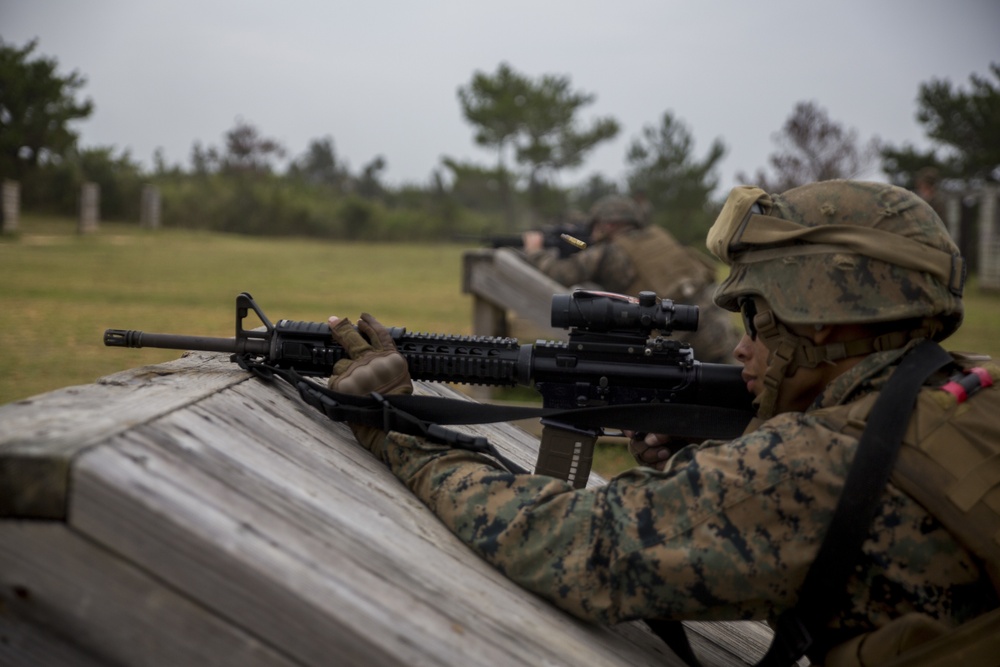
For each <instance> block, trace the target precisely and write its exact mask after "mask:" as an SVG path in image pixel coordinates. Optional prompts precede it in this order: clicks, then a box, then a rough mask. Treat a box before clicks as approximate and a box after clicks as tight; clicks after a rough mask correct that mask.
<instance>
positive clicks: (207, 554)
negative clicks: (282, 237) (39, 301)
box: [70, 382, 679, 665]
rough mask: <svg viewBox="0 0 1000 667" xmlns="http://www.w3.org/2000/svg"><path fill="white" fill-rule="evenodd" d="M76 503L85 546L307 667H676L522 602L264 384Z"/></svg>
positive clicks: (610, 632) (386, 476) (114, 447)
mask: <svg viewBox="0 0 1000 667" xmlns="http://www.w3.org/2000/svg"><path fill="white" fill-rule="evenodd" d="M248 406H253V409H252V410H251V409H248ZM73 489H74V493H73V499H72V506H71V513H70V520H71V524H72V526H73V527H74V528H75V529H77V530H79V531H80V532H81V533H83V534H86V535H87V536H88V537H89V538H91V539H93V540H95V541H96V542H98V543H100V544H102V545H105V546H106V547H107V548H109V549H110V550H112V551H114V552H116V553H120V554H122V555H123V556H124V557H126V558H127V559H128V560H130V561H132V562H138V563H144V564H145V566H146V567H147V568H148V569H149V571H150V572H151V574H153V575H154V576H155V577H157V578H158V579H161V580H164V581H169V582H171V585H172V586H174V587H176V588H178V589H179V590H183V591H184V592H185V595H188V596H189V597H191V598H192V599H193V600H196V601H197V602H199V603H200V604H202V605H204V606H207V607H211V608H212V609H214V610H216V611H217V613H218V614H219V615H220V616H222V617H225V618H228V619H231V620H232V621H233V622H234V623H235V624H236V625H238V626H240V627H242V628H246V629H247V630H248V631H251V632H252V633H253V634H254V635H255V636H260V637H261V638H262V639H263V640H265V641H267V642H269V643H274V644H276V645H281V646H282V647H284V648H286V650H288V651H289V653H290V654H291V655H292V657H293V659H295V660H297V661H299V662H301V663H303V664H315V665H321V664H341V665H354V664H357V665H370V664H379V665H393V664H400V665H403V664H406V665H412V664H435V665H457V664H463V665H466V664H468V665H505V664H510V665H514V664H551V665H564V664H565V665H570V664H573V665H578V664H587V663H588V662H589V663H591V664H593V662H594V661H596V662H598V663H602V664H634V665H653V664H671V663H670V662H669V660H667V659H666V649H665V647H663V645H662V644H660V643H659V642H658V640H656V639H654V638H652V637H649V636H647V635H643V634H642V633H640V632H637V631H636V629H634V628H633V629H631V632H629V633H628V634H629V635H631V636H628V637H626V636H625V635H623V634H622V631H621V629H612V628H597V627H594V626H590V625H587V624H584V623H581V622H579V621H577V620H575V619H573V618H571V617H570V616H568V615H566V614H562V613H560V612H557V611H556V610H555V609H553V608H552V607H550V606H549V605H548V604H547V603H545V602H543V601H542V600H540V599H538V598H536V597H534V596H532V595H530V594H528V593H526V592H525V591H523V590H522V589H520V588H519V587H518V586H516V585H515V584H513V583H512V582H510V581H509V580H507V579H506V578H505V577H503V575H501V574H500V573H499V572H498V571H496V570H495V569H494V568H492V567H490V566H489V565H488V564H486V563H485V562H484V561H482V560H480V559H479V558H478V557H476V556H475V555H474V554H472V553H471V552H470V551H469V550H468V549H467V548H466V547H465V546H464V545H463V544H461V543H460V542H459V541H458V540H457V539H456V538H455V537H454V536H452V535H451V533H450V532H449V531H447V529H445V528H444V526H443V525H442V524H440V522H438V521H437V519H436V518H435V517H433V515H431V514H430V513H429V511H428V510H427V509H426V508H425V507H424V506H423V505H422V504H421V503H420V502H419V501H417V500H416V498H414V497H413V496H412V494H410V493H409V491H408V490H406V489H405V488H404V487H403V486H402V485H401V484H400V483H399V482H398V480H396V479H395V478H394V477H393V476H392V475H391V474H390V473H389V471H388V470H387V469H386V468H385V467H384V466H383V465H382V464H380V463H379V462H377V461H376V460H375V459H374V458H373V457H372V456H370V455H369V454H368V453H367V452H365V451H364V450H362V449H361V448H360V447H359V446H358V445H357V444H356V443H355V442H354V441H353V435H351V434H350V431H349V430H348V429H347V428H346V427H345V426H344V425H342V424H333V423H328V422H327V421H326V420H325V419H323V418H321V417H320V416H319V415H318V414H313V413H311V411H309V410H306V409H305V408H304V406H301V405H299V404H297V403H295V402H294V401H293V400H292V399H291V398H289V397H288V396H286V395H284V394H283V393H282V392H278V391H274V389H273V388H272V387H269V386H266V385H263V384H261V383H256V382H255V383H248V384H245V385H241V386H239V387H233V388H232V389H230V390H229V391H227V392H225V393H224V394H220V395H217V396H213V397H210V398H207V399H205V400H204V401H202V402H201V403H200V404H199V405H197V406H192V407H190V408H189V409H187V410H184V411H178V412H175V413H172V414H170V415H165V416H164V417H163V418H161V419H159V420H158V421H157V423H156V424H149V425H145V426H140V427H137V428H136V429H133V430H132V431H131V432H130V433H128V434H127V435H121V436H116V437H114V438H112V440H111V441H110V442H109V443H108V445H107V446H104V447H98V448H95V449H92V450H90V451H88V452H87V453H86V454H85V455H84V456H83V457H81V458H80V460H79V462H78V464H77V466H76V472H75V474H74V485H73ZM643 637H645V638H646V639H645V642H644V643H641V642H640V641H637V640H641V639H642V638H643ZM676 664H679V663H676Z"/></svg>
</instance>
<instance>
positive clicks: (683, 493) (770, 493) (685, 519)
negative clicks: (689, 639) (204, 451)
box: [376, 349, 1000, 631]
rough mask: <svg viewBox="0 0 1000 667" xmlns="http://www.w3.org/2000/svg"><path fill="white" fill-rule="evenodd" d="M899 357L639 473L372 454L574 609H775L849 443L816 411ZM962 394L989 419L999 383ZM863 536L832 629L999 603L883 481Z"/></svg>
mask: <svg viewBox="0 0 1000 667" xmlns="http://www.w3.org/2000/svg"><path fill="white" fill-rule="evenodd" d="M902 354H903V350H902V349H898V350H892V351H888V352H877V353H874V354H872V355H870V356H869V357H867V358H866V359H865V360H864V361H862V362H861V363H859V364H858V365H857V366H855V367H854V368H853V369H851V370H850V371H848V372H846V373H845V374H843V375H842V376H841V377H839V378H838V379H837V380H836V381H835V382H833V383H831V384H830V385H828V386H827V388H826V389H825V390H824V391H823V393H822V394H821V395H820V396H819V397H818V398H817V399H816V401H815V403H814V404H813V407H811V408H810V409H809V410H807V411H806V412H804V413H801V412H790V413H784V414H781V415H778V416H776V417H774V418H772V419H770V420H768V421H767V422H765V423H763V424H762V425H761V426H760V427H759V428H758V429H757V430H756V431H754V432H752V433H749V434H747V435H744V436H743V437H741V438H739V439H736V440H733V441H730V442H707V443H703V444H702V445H699V446H690V447H687V448H685V449H683V450H681V451H680V452H679V453H678V454H677V455H676V456H674V457H673V458H672V459H671V460H670V462H669V464H668V467H667V468H666V469H665V470H664V471H663V472H658V471H656V470H653V469H651V468H636V469H634V470H631V471H628V472H626V473H624V474H621V475H619V476H618V477H616V478H614V479H612V480H611V481H610V482H609V483H608V484H607V485H606V486H604V487H601V488H597V489H580V490H574V489H573V488H572V487H571V486H570V485H569V484H568V483H565V482H562V481H560V480H556V479H553V478H550V477H544V476H536V475H515V474H511V473H508V472H506V471H504V470H502V469H500V468H498V467H497V465H496V464H494V463H493V462H492V461H491V460H490V459H488V458H486V457H482V456H479V455H476V454H473V453H469V452H465V451H460V450H451V449H448V448H447V447H445V446H439V445H436V444H434V443H428V442H425V441H423V440H421V439H418V438H414V437H411V436H405V435H401V434H399V433H391V434H390V435H389V436H388V438H386V440H385V442H384V444H383V445H382V447H383V448H382V449H379V447H378V446H376V449H377V450H379V451H377V454H378V455H379V456H380V458H382V460H383V461H385V462H386V463H388V464H389V465H390V467H391V468H392V470H393V471H394V472H395V474H396V475H397V476H399V478H400V479H401V480H402V481H403V482H404V483H406V485H407V486H408V487H409V488H410V489H411V490H412V491H413V492H414V493H415V494H416V495H417V496H418V497H419V498H420V499H421V500H422V501H423V502H425V503H426V504H427V505H428V506H429V507H430V508H431V509H432V510H433V511H434V513H435V514H437V515H438V516H439V517H440V518H441V520H442V521H443V522H444V523H445V524H446V525H447V526H448V527H449V528H450V529H451V530H452V531H454V533H455V534H456V535H457V536H458V537H459V538H461V539H462V540H463V541H464V542H466V543H467V544H468V545H470V546H471V547H472V548H473V549H474V550H475V551H476V552H477V553H479V554H480V555H481V556H482V557H483V558H485V559H486V560H488V561H489V562H490V563H492V564H494V565H495V566H496V567H498V568H499V569H500V570H502V571H503V572H504V573H505V574H506V575H507V576H508V577H510V578H511V579H513V580H514V581H515V582H517V583H518V584H520V585H522V586H524V587H525V588H527V589H529V590H531V591H534V592H535V593H537V594H539V595H541V596H543V597H545V598H547V599H549V600H551V601H552V602H553V603H555V604H556V605H558V606H559V607H561V608H563V609H565V610H567V611H569V612H570V613H572V614H574V615H576V616H578V617H580V618H583V619H587V620H592V621H599V622H604V623H617V622H621V621H626V620H630V619H638V618H667V619H685V620H722V619H730V620H746V619H764V618H773V617H775V616H777V615H778V614H779V613H780V612H782V611H784V610H785V609H787V608H789V607H790V606H792V605H793V604H794V603H795V601H796V598H797V592H798V589H799V588H800V586H801V584H802V581H803V579H804V577H805V574H806V571H807V570H808V568H809V566H810V564H811V563H812V561H813V559H814V558H815V555H816V553H817V550H818V548H819V544H820V540H821V539H822V537H823V535H824V534H825V533H826V529H827V526H828V524H829V522H830V520H831V518H832V515H833V511H834V507H835V506H836V503H837V499H838V497H839V495H840V492H841V489H842V487H843V484H844V480H845V478H846V476H847V473H848V469H849V468H850V465H851V462H852V459H853V457H854V452H855V448H856V447H857V444H858V441H857V440H856V439H855V438H853V437H850V436H848V435H844V434H841V433H837V432H835V431H833V430H831V429H830V428H829V427H828V425H826V424H825V423H824V422H823V421H821V420H820V419H819V418H817V416H816V415H815V412H816V410H817V409H819V408H829V407H830V406H836V405H845V404H850V403H852V402H854V401H857V400H859V399H860V398H862V397H863V396H865V395H868V394H870V393H871V392H873V391H878V389H879V387H881V386H883V385H884V383H885V380H886V378H887V376H888V375H889V374H890V372H891V369H892V368H893V367H894V364H895V363H896V362H897V361H898V360H899V359H900V357H901V356H902ZM988 368H989V369H990V372H991V373H993V374H994V376H995V377H1000V369H998V367H997V366H996V365H995V364H989V365H988ZM924 391H936V390H934V389H930V388H928V389H925V390H924ZM970 400H973V401H992V402H993V403H994V404H996V412H997V413H1000V391H983V392H980V393H979V394H978V395H976V396H974V397H972V398H971V399H970ZM869 534H870V536H869V538H868V540H867V541H866V542H865V544H864V548H863V557H862V561H861V563H862V564H861V566H860V567H859V568H858V570H857V574H856V575H855V576H853V577H852V579H851V581H850V584H849V591H848V593H849V604H847V605H845V606H844V607H842V609H841V612H840V614H839V616H838V618H837V619H836V620H835V622H834V623H833V624H832V627H842V628H845V629H850V630H858V631H869V630H872V629H874V628H877V627H880V626H882V625H884V624H885V623H887V622H888V621H889V620H891V619H892V618H895V617H899V616H901V615H903V614H906V613H908V612H911V611H918V612H923V613H926V614H928V615H930V616H932V617H934V618H937V619H940V620H941V621H942V622H944V623H945V624H946V625H949V626H953V625H957V624H959V623H961V622H963V621H965V620H968V619H970V618H972V617H974V616H976V615H978V614H980V613H982V612H984V611H986V610H988V609H991V608H993V607H995V606H997V604H998V600H997V597H996V593H995V592H994V589H993V587H992V586H991V584H990V581H989V579H988V577H987V575H986V574H985V573H984V572H983V571H982V570H981V569H980V565H979V564H978V563H977V561H976V560H975V559H974V558H973V557H972V556H971V555H970V554H969V553H968V552H967V551H966V550H965V549H964V548H963V547H962V546H961V545H959V544H958V543H957V542H956V541H955V540H954V539H953V538H952V536H951V535H950V534H949V533H948V531H946V530H945V529H944V528H943V527H942V525H941V524H940V523H939V522H938V521H937V520H936V519H935V518H934V517H932V516H931V515H930V514H928V513H927V512H926V511H925V510H924V509H923V508H922V507H921V506H920V505H918V504H917V503H916V502H915V501H913V500H912V499H911V498H910V497H909V496H907V495H906V494H904V493H902V492H901V491H900V490H899V489H898V488H896V487H895V486H893V485H889V486H888V487H887V488H886V490H885V492H884V493H883V494H882V501H881V507H880V509H879V511H878V512H877V514H876V517H875V520H874V521H873V523H872V525H871V528H870V533H869ZM845 599H846V598H845Z"/></svg>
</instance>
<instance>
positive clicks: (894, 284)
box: [707, 180, 965, 416]
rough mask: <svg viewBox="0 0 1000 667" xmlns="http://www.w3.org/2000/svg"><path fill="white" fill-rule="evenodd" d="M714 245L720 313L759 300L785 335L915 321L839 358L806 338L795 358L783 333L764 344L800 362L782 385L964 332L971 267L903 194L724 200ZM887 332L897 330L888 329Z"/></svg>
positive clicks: (882, 187) (818, 192) (890, 189)
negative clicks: (822, 366) (792, 327)
mask: <svg viewBox="0 0 1000 667" xmlns="http://www.w3.org/2000/svg"><path fill="white" fill-rule="evenodd" d="M707 245H708V249H709V250H710V251H711V252H712V253H713V254H714V255H715V256H716V257H718V258H719V259H720V260H722V261H723V262H725V263H726V264H728V265H729V267H730V274H729V277H728V278H727V279H726V280H725V281H724V282H723V283H722V284H721V285H720V286H719V288H718V289H717V290H716V292H715V302H716V303H717V304H718V305H719V306H721V307H723V308H725V309H727V310H731V311H737V310H740V305H741V301H742V300H743V299H745V298H747V297H759V298H761V299H763V300H764V301H765V302H766V303H767V305H768V306H769V307H770V313H773V318H776V319H777V320H778V322H779V323H784V324H809V325H818V326H822V325H826V324H831V325H835V324H864V325H875V324H881V323H892V322H901V321H904V320H905V321H907V322H906V323H905V325H904V324H902V323H901V326H900V328H899V330H897V331H895V332H894V333H893V335H892V336H888V335H886V336H879V337H878V338H873V339H866V340H864V341H858V342H857V343H858V344H857V345H854V346H853V347H850V349H847V350H846V351H840V352H837V351H834V350H832V349H831V350H827V349H826V348H815V347H813V348H812V349H811V350H808V349H805V348H808V347H809V344H807V343H803V342H802V341H804V340H805V339H804V338H802V337H798V338H797V342H796V344H795V345H796V346H797V349H795V350H792V349H791V347H792V345H791V343H790V342H789V341H790V340H791V339H792V337H793V336H792V335H791V334H789V333H788V331H787V329H786V328H785V327H781V331H780V332H777V333H773V335H772V339H771V341H770V342H769V341H768V338H767V337H765V340H764V342H765V344H766V345H767V346H768V348H769V349H771V350H772V352H774V350H775V347H776V345H777V344H778V341H779V340H780V341H782V342H784V344H785V345H786V346H787V349H786V350H785V351H784V352H783V353H782V354H779V355H774V354H772V357H774V356H778V357H781V358H787V357H789V356H792V357H794V358H791V359H788V360H787V361H784V362H783V364H782V368H781V371H782V374H783V375H791V374H792V373H793V372H794V371H795V369H796V368H797V367H799V366H815V365H817V364H818V363H821V362H822V361H833V360H836V359H837V358H844V357H845V356H853V355H856V354H863V353H866V352H871V351H875V350H880V349H894V348H897V347H902V346H903V345H905V344H906V343H907V342H908V341H909V340H911V339H912V338H918V337H919V338H933V339H934V340H939V341H940V340H943V339H944V338H946V337H947V336H949V335H951V334H952V333H953V332H954V331H955V330H956V329H957V328H958V327H959V325H960V324H961V322H962V315H963V307H962V287H963V284H964V281H965V263H964V261H963V259H962V257H961V255H960V253H959V251H958V248H957V246H956V245H955V244H954V242H953V241H952V240H951V238H950V237H949V235H948V232H947V230H946V229H945V227H944V223H943V222H942V221H941V219H940V218H939V217H938V215H937V214H936V213H935V212H934V209H932V208H931V207H930V205H929V204H927V203H926V202H925V201H924V200H923V199H921V198H920V197H919V196H917V195H916V194H914V193H912V192H910V191H909V190H905V189H903V188H899V187H896V186H892V185H888V184H885V183H870V182H863V181H847V180H834V181H821V182H818V183H811V184H809V185H803V186H801V187H797V188H793V189H791V190H788V191H787V192H784V193H782V194H780V195H777V194H775V195H769V194H767V193H766V192H764V191H763V190H761V189H760V188H756V187H751V186H740V187H737V188H734V189H733V191H732V192H731V193H730V195H729V198H728V199H727V200H726V203H725V205H724V207H723V209H722V212H721V213H720V214H719V217H718V219H717V220H716V222H715V224H714V225H713V226H712V229H711V230H710V231H709V233H708V239H707ZM764 319H765V324H766V320H767V318H764ZM887 329H891V325H883V326H881V330H887ZM826 347H827V348H832V347H833V346H826ZM842 347H843V346H842ZM838 354H839V357H838V356H836V355H838ZM769 374H770V371H769ZM772 380H776V378H772ZM772 403H773V397H772ZM763 416H769V415H763Z"/></svg>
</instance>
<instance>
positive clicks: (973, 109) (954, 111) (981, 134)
mask: <svg viewBox="0 0 1000 667" xmlns="http://www.w3.org/2000/svg"><path fill="white" fill-rule="evenodd" d="M990 72H991V73H992V74H993V77H994V78H995V79H996V80H997V81H996V82H993V81H990V80H989V79H987V78H986V77H983V76H979V75H977V74H972V75H971V76H970V77H969V83H970V86H969V90H968V91H965V90H962V89H960V88H957V87H955V88H953V87H952V85H951V83H950V82H949V81H947V80H942V79H933V80H931V81H930V82H928V83H924V84H921V86H920V91H919V93H918V95H917V107H918V108H917V121H918V122H920V124H921V125H923V126H924V129H925V130H926V132H927V137H928V138H929V139H931V140H932V141H933V142H934V143H935V144H937V147H936V148H933V149H930V150H927V151H919V150H917V149H916V148H914V147H913V146H912V145H911V144H906V145H904V146H903V147H902V148H895V147H892V146H887V147H885V148H884V149H883V150H882V169H883V170H884V171H885V172H886V174H888V175H889V177H890V179H891V180H892V182H893V183H896V184H897V185H902V186H904V187H908V188H912V187H913V186H914V179H915V176H916V173H917V172H918V171H919V170H920V169H922V168H923V167H927V166H933V167H937V168H938V169H939V171H940V172H941V175H942V176H944V177H951V178H958V179H962V180H976V179H982V180H989V181H993V182H998V181H1000V87H998V85H997V84H1000V64H997V63H992V64H991V65H990Z"/></svg>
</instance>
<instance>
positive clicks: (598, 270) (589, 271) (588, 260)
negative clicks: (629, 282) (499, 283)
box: [528, 243, 631, 289]
mask: <svg viewBox="0 0 1000 667" xmlns="http://www.w3.org/2000/svg"><path fill="white" fill-rule="evenodd" d="M610 247H611V246H610V245H609V244H605V243H601V244H597V245H594V246H591V247H590V248H588V249H586V250H584V251H581V252H578V253H574V254H572V255H570V256H569V257H566V258H563V259H560V258H559V254H558V252H557V251H556V250H554V249H548V250H544V251H541V252H538V253H534V254H532V255H528V261H529V262H531V263H532V264H533V265H534V266H535V268H537V269H538V270H539V271H541V272H542V273H544V274H545V275H547V276H548V277H550V278H552V279H553V280H555V281H556V282H557V283H559V284H561V285H565V286H567V287H569V286H570V285H579V284H581V283H587V282H592V283H597V284H599V285H602V286H604V288H605V289H613V288H610V287H607V286H605V285H604V282H603V281H602V280H601V277H602V276H601V274H602V273H604V271H603V264H604V263H605V254H606V253H607V252H608V249H609V248H610ZM629 268H631V267H629Z"/></svg>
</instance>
